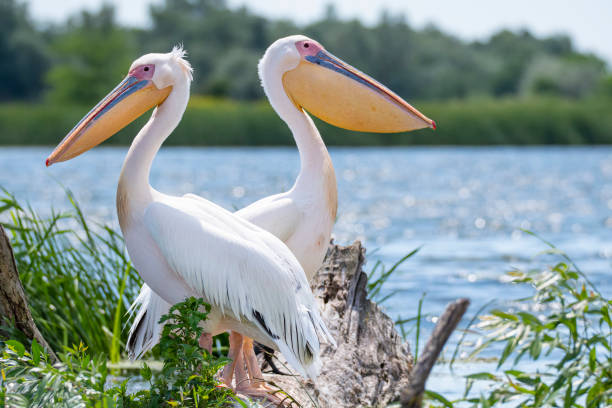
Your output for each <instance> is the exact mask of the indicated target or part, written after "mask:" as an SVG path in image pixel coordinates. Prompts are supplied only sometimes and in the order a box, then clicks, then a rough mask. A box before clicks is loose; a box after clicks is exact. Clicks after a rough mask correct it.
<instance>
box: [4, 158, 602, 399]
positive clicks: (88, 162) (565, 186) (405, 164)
mask: <svg viewBox="0 0 612 408" xmlns="http://www.w3.org/2000/svg"><path fill="white" fill-rule="evenodd" d="M50 150H51V149H50V148H0V187H4V188H5V189H6V190H8V191H10V192H12V193H14V194H15V195H16V196H17V197H18V198H20V199H22V200H28V201H29V202H30V203H31V205H32V206H33V207H34V208H35V209H37V210H39V211H40V212H42V213H45V212H48V211H49V209H50V208H51V207H55V208H57V209H61V208H67V207H68V206H69V204H68V202H67V200H66V196H65V193H64V190H63V187H62V186H66V187H68V188H70V189H71V190H72V191H73V193H74V195H75V196H76V198H77V200H78V201H79V203H80V204H81V206H82V207H83V209H84V212H85V214H86V215H87V216H89V217H92V218H96V219H100V220H103V221H106V222H108V223H111V224H113V225H115V226H117V221H116V215H115V189H116V185H117V180H118V175H119V171H120V168H121V163H122V161H123V158H124V155H125V153H126V151H127V149H126V148H97V149H95V150H93V151H91V152H88V153H86V154H85V155H83V156H81V157H79V158H77V159H75V160H73V161H71V162H68V163H60V164H57V165H54V166H52V167H50V168H45V166H44V161H45V158H46V156H47V155H48V153H49V152H50ZM330 153H331V156H332V159H333V162H334V166H335V169H336V174H337V178H338V187H339V211H338V221H337V224H336V226H335V229H334V237H335V239H336V242H338V243H349V242H352V241H353V240H355V239H360V240H362V241H364V242H365V245H366V247H367V249H368V254H369V256H368V265H366V267H367V268H368V269H369V268H371V267H372V266H373V265H374V261H376V260H381V261H383V262H384V263H385V264H386V265H388V266H391V265H392V264H393V263H394V262H395V261H397V260H398V259H400V258H401V257H402V256H403V255H405V254H406V253H408V252H409V251H411V250H412V249H414V248H416V247H418V246H422V249H421V250H420V252H419V253H418V254H417V255H416V256H414V257H413V258H412V259H410V260H409V261H408V262H406V263H405V264H403V265H402V267H401V268H400V270H399V271H398V273H397V274H395V275H394V276H393V277H392V278H391V279H390V280H389V281H388V283H387V286H386V287H385V290H386V291H387V293H389V292H391V291H394V290H396V291H398V292H397V293H396V294H395V295H394V296H393V297H391V298H390V299H389V300H388V301H386V302H385V307H386V308H387V310H388V312H389V313H390V314H391V315H392V316H393V317H395V318H397V317H399V316H401V317H404V318H406V317H412V316H415V315H416V309H417V304H418V300H419V298H420V297H421V295H422V294H423V293H424V292H425V293H427V295H426V297H425V301H424V307H423V309H424V312H425V313H428V314H429V315H430V316H429V317H428V322H427V324H426V325H425V330H426V332H425V334H424V336H425V338H426V337H427V335H428V331H429V330H431V327H433V323H432V319H433V320H435V316H437V315H438V314H439V313H441V311H443V310H444V307H445V305H446V304H447V303H448V302H450V301H452V300H454V299H456V298H459V297H468V298H470V299H471V300H472V306H471V307H470V312H471V313H475V312H476V310H477V309H478V308H479V307H480V306H482V305H483V304H485V303H486V302H488V301H489V300H491V299H497V300H498V301H499V302H503V301H504V300H510V299H514V298H517V297H520V296H525V295H527V294H528V292H525V291H524V289H521V288H519V287H515V286H510V285H509V284H507V283H504V282H503V275H504V273H505V272H506V271H508V270H510V269H512V268H513V267H524V266H526V265H529V264H530V262H532V259H533V257H534V256H536V255H537V254H538V252H539V251H541V250H543V249H545V246H544V245H543V244H542V243H541V242H539V241H538V240H537V239H535V238H533V237H531V236H529V235H527V234H525V233H523V232H521V228H523V229H528V230H532V231H534V232H536V233H538V234H539V235H540V236H542V237H543V238H545V239H547V240H549V241H551V242H553V243H554V244H555V245H557V246H558V247H559V248H561V249H563V250H565V251H566V252H567V253H568V254H569V255H570V256H571V257H572V258H573V260H574V261H575V262H576V263H577V264H578V265H579V266H580V267H581V268H582V269H583V270H584V271H585V272H586V273H587V274H588V275H589V277H590V279H591V280H592V281H593V282H594V283H595V284H596V285H598V286H599V287H600V290H601V291H602V292H603V293H604V294H606V295H608V296H610V294H611V293H612V279H610V277H611V275H612V147H554V148H553V147H535V148H532V147H530V148H514V147H502V148H497V147H483V148H458V147H435V148H397V147H393V148H332V149H330ZM298 160H299V158H298V155H297V152H296V150H295V149H292V148H166V149H162V151H161V152H160V153H159V155H158V157H157V158H156V161H155V163H154V165H153V172H152V175H151V183H152V185H154V186H155V187H156V188H157V189H158V190H161V191H164V192H166V193H170V194H184V193H196V194H199V195H201V196H203V197H206V198H208V199H210V200H212V201H214V202H216V203H218V204H220V205H222V206H224V207H226V208H228V209H235V208H241V207H243V206H245V205H248V204H249V203H251V202H253V201H255V200H257V199H259V198H261V197H264V196H267V195H270V194H274V193H278V192H281V191H284V190H286V189H288V188H290V187H291V185H292V183H293V180H294V179H295V177H296V175H297V171H298V169H299V161H298ZM468 314H469V313H468ZM409 339H410V340H412V337H410V338H409ZM464 369H465V370H468V369H470V367H467V368H464ZM436 375H437V378H438V380H439V381H435V380H432V381H430V383H429V386H430V388H432V389H434V390H437V391H441V392H444V393H445V395H447V396H450V397H452V396H453V394H454V393H455V392H456V391H457V390H458V389H462V388H463V384H462V383H461V382H457V381H453V379H452V377H450V375H449V374H448V373H446V372H444V370H441V369H439V370H438V372H437V374H436ZM458 383H460V384H458Z"/></svg>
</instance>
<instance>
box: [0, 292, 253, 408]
mask: <svg viewBox="0 0 612 408" xmlns="http://www.w3.org/2000/svg"><path fill="white" fill-rule="evenodd" d="M209 311H210V306H209V305H207V304H205V303H204V301H203V300H202V299H195V298H189V299H187V300H185V301H184V302H182V303H179V304H177V305H175V306H173V307H172V308H171V309H170V311H169V313H168V314H167V315H164V316H163V317H162V319H161V321H162V322H165V323H166V325H165V327H164V330H163V333H162V337H161V340H160V343H159V345H158V346H156V347H159V348H160V350H159V352H160V355H161V356H162V357H163V359H164V363H163V368H162V370H161V372H160V373H157V374H155V373H153V371H152V370H151V368H150V367H149V366H148V365H146V364H145V365H144V366H143V368H142V369H141V370H140V375H141V377H142V378H143V379H144V380H145V381H146V382H147V383H148V386H149V387H148V389H144V390H141V391H138V392H135V393H129V392H128V383H129V381H130V378H128V379H125V380H123V381H121V382H119V383H118V384H116V382H117V379H116V378H112V377H110V376H109V369H108V366H107V359H106V357H105V356H104V355H103V354H100V355H99V356H98V357H91V355H90V354H89V353H88V350H87V347H85V346H84V345H83V344H82V343H81V344H79V346H73V347H70V348H66V349H65V351H64V353H60V360H61V363H59V364H51V363H50V360H49V358H48V355H47V354H46V353H45V352H44V351H43V350H42V349H41V347H40V346H39V345H38V344H37V343H36V341H34V342H33V343H32V346H31V350H30V351H26V348H25V346H24V345H23V344H21V343H20V342H18V341H16V340H7V341H5V343H4V348H3V350H2V355H1V357H0V374H1V377H0V405H2V406H10V407H29V406H53V407H123V408H132V407H133V408H141V407H175V406H180V407H222V406H228V405H229V404H230V403H234V402H236V403H239V404H242V401H240V400H238V399H236V398H235V396H234V394H233V392H232V391H231V390H230V389H229V388H227V387H222V386H220V384H219V382H218V381H217V380H216V379H215V377H214V375H215V373H216V372H217V371H218V370H219V369H220V368H221V367H222V366H224V365H225V364H226V363H227V359H224V358H215V357H213V356H211V355H209V354H208V352H206V351H204V350H202V348H200V347H199V345H198V338H199V337H200V335H201V334H202V328H201V327H200V326H199V324H200V323H201V322H202V321H203V320H205V319H206V318H207V316H208V312H209ZM113 383H115V384H116V385H112V384H113ZM108 384H111V385H112V386H108V387H107V385H108Z"/></svg>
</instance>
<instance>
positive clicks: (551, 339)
mask: <svg viewBox="0 0 612 408" xmlns="http://www.w3.org/2000/svg"><path fill="white" fill-rule="evenodd" d="M546 252H547V253H549V254H553V255H555V256H557V257H558V258H559V259H558V262H557V263H555V264H554V266H552V267H550V268H545V269H536V270H530V271H520V270H513V271H511V272H509V273H508V277H509V279H510V280H511V282H512V283H513V284H519V285H527V286H529V287H530V288H532V290H533V292H534V293H533V295H532V296H531V297H529V298H527V299H522V300H519V301H517V302H516V303H515V304H513V305H512V307H510V308H507V309H505V310H500V309H494V310H492V311H491V312H490V314H489V315H486V316H483V317H481V322H480V323H479V324H478V325H477V329H479V330H481V331H482V332H484V334H485V335H486V341H485V342H484V343H483V344H482V345H480V346H479V347H477V348H476V349H475V350H473V352H472V354H471V356H475V355H478V354H479V353H481V352H482V351H483V350H485V349H487V348H489V347H491V346H492V345H502V346H503V351H502V354H501V356H500V357H499V360H498V368H501V367H502V366H504V365H506V363H509V364H510V366H511V367H510V368H508V369H505V370H504V371H503V373H501V374H500V373H477V374H472V375H470V376H468V377H467V385H466V396H468V398H467V401H469V402H471V403H473V404H474V406H483V407H484V406H492V405H494V404H497V403H512V404H515V405H517V406H522V407H542V406H559V407H560V406H564V407H606V406H610V405H611V404H612V349H611V343H610V342H611V341H612V320H611V319H610V314H611V312H612V301H610V300H609V299H606V298H604V297H603V295H602V294H601V293H599V292H598V291H597V289H596V288H595V287H593V286H592V285H591V283H590V282H589V280H588V278H587V277H586V275H584V274H583V273H582V272H581V271H580V269H578V267H576V265H574V263H573V262H572V261H571V259H569V258H568V257H567V255H565V254H563V253H562V252H560V251H559V250H558V249H557V248H555V247H554V246H552V245H551V246H550V249H549V250H548V251H546ZM544 357H546V358H547V359H549V360H553V361H555V363H553V364H547V365H542V364H540V365H538V370H537V371H535V372H530V371H523V370H521V369H519V368H517V364H518V363H520V362H522V361H524V360H530V361H538V360H539V359H540V358H544ZM475 381H486V382H487V383H489V385H490V391H489V392H488V393H487V395H486V396H482V395H481V396H480V397H469V391H470V389H471V387H472V384H473V382H475Z"/></svg>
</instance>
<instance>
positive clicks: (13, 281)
mask: <svg viewBox="0 0 612 408" xmlns="http://www.w3.org/2000/svg"><path fill="white" fill-rule="evenodd" d="M0 325H2V326H11V327H15V328H16V329H18V330H19V331H21V332H22V333H23V334H24V335H25V336H26V337H27V338H28V339H30V340H32V339H36V341H37V342H38V344H40V345H41V346H42V347H43V348H44V349H45V350H46V351H47V353H49V357H50V358H51V360H52V361H53V362H56V361H57V356H56V355H55V353H54V352H53V350H52V349H51V347H49V344H48V343H47V341H46V340H45V339H44V338H43V336H42V334H41V333H40V331H39V330H38V327H36V323H34V320H33V319H32V314H31V313H30V309H29V307H28V301H27V298H26V295H25V292H24V290H23V285H22V284H21V279H19V272H18V271H17V265H16V263H15V256H14V255H13V248H12V247H11V243H10V241H9V238H8V236H7V235H6V232H5V231H4V228H3V227H2V225H1V224H0ZM0 330H1V329H0ZM0 334H4V335H6V333H1V331H0Z"/></svg>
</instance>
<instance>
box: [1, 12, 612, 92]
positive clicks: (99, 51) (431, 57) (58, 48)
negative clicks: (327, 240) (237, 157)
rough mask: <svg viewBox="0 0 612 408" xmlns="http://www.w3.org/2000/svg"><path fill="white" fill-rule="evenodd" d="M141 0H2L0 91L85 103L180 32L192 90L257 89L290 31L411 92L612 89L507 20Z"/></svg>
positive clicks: (570, 49) (589, 61) (602, 72)
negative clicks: (297, 13)
mask: <svg viewBox="0 0 612 408" xmlns="http://www.w3.org/2000/svg"><path fill="white" fill-rule="evenodd" d="M149 12H150V16H151V21H152V24H151V26H150V27H149V28H146V29H140V28H130V27H122V26H120V25H118V24H117V22H116V19H115V14H114V10H113V8H112V7H111V6H108V5H106V6H103V7H102V8H101V9H100V10H98V11H96V12H88V11H83V12H80V13H79V14H77V15H75V16H72V17H70V18H68V19H67V20H66V21H65V22H64V23H62V24H56V25H50V24H48V23H44V22H36V23H35V22H33V21H32V19H31V17H30V16H29V14H28V12H27V6H26V4H24V3H23V2H22V1H19V0H0V101H17V100H19V101H28V100H42V99H44V100H46V101H50V102H57V103H93V102H95V101H97V100H98V99H99V98H100V96H101V95H103V94H105V93H106V92H107V91H108V90H109V89H111V87H112V86H113V85H115V84H116V83H117V82H118V80H119V79H121V78H122V77H123V76H124V75H125V73H126V71H127V68H128V66H129V64H130V62H131V61H132V60H133V59H135V58H136V57H137V56H139V55H140V54H143V53H146V52H165V51H167V50H169V49H170V48H171V47H172V46H173V45H175V44H177V43H182V44H184V46H185V48H186V49H187V50H188V51H189V59H190V61H191V63H192V64H193V66H194V68H195V71H196V75H195V80H194V84H193V91H194V92H195V93H199V94H208V95H214V96H221V97H229V98H233V99H241V100H255V99H260V98H262V97H263V93H262V90H261V86H260V85H259V79H258V77H257V62H258V60H259V58H260V57H261V55H262V54H263V52H264V50H265V49H266V47H267V46H268V45H269V44H270V43H272V42H273V41H274V40H275V39H277V38H279V37H282V36H285V35H289V34H295V33H303V34H306V35H308V36H310V37H312V38H314V39H316V40H318V41H320V42H321V43H322V44H323V45H324V46H325V47H326V48H327V49H328V50H330V51H331V52H332V53H334V54H336V55H337V56H339V57H341V58H343V59H345V60H346V61H348V62H350V63H351V64H352V65H354V66H356V67H357V68H359V69H361V70H363V71H365V72H367V73H369V74H371V75H372V76H374V77H375V78H377V79H379V80H380V81H381V82H383V83H385V84H387V85H388V86H389V87H390V88H392V89H393V90H395V91H396V92H398V93H399V94H400V95H402V96H404V97H407V98H410V99H411V100H436V99H449V98H450V99H461V98H468V97H480V96H492V97H502V96H531V95H534V94H535V95H542V94H543V95H547V96H553V97H564V98H582V97H585V96H590V95H592V94H596V93H598V92H599V93H601V92H608V93H611V94H612V80H611V79H610V73H609V71H608V70H607V67H606V64H605V62H604V61H603V60H601V59H600V58H598V57H597V56H594V55H591V54H584V53H580V52H578V51H577V50H576V49H575V48H574V46H573V44H572V42H571V40H570V38H569V37H567V36H564V35H558V36H552V37H548V38H536V37H534V36H533V35H532V34H531V33H529V32H528V31H519V32H512V31H507V30H504V31H500V32H498V33H497V34H495V35H493V36H492V37H491V38H489V39H488V40H486V41H476V42H466V41H462V40H460V39H458V38H456V37H454V36H452V35H449V34H446V33H444V32H442V31H440V30H439V29H437V28H435V27H434V26H429V27H426V28H424V29H419V30H417V29H414V28H412V27H411V26H410V25H409V24H408V23H407V21H406V18H405V17H404V16H403V15H392V14H391V13H388V12H387V13H383V14H382V15H381V17H380V19H379V21H378V23H377V24H375V25H373V26H366V25H364V24H362V23H361V22H360V21H358V20H349V21H345V20H340V19H339V18H338V17H337V15H336V12H335V9H334V8H333V7H332V6H329V7H328V8H327V10H326V12H325V14H324V16H323V17H322V18H321V19H320V20H319V21H316V22H314V23H312V24H309V25H306V26H299V25H296V24H295V23H294V22H292V21H288V20H270V19H266V18H264V17H261V16H258V15H256V14H253V13H252V12H250V11H249V10H248V9H246V8H238V9H232V8H229V7H228V5H227V4H226V2H225V1H224V0H165V1H163V2H162V3H161V4H158V5H152V6H150V10H149Z"/></svg>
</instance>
